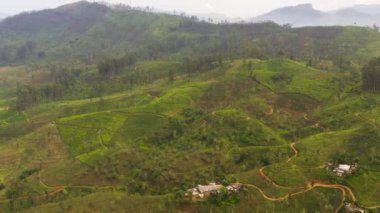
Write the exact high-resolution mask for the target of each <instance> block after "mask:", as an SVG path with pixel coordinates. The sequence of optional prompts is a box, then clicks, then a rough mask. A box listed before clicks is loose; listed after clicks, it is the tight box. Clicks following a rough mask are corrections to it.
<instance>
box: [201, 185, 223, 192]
mask: <svg viewBox="0 0 380 213" xmlns="http://www.w3.org/2000/svg"><path fill="white" fill-rule="evenodd" d="M222 187H223V186H222V185H216V184H210V185H207V186H202V185H199V186H198V190H199V192H200V193H205V192H213V191H219V190H220V189H221V188H222Z"/></svg>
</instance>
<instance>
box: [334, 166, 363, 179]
mask: <svg viewBox="0 0 380 213" xmlns="http://www.w3.org/2000/svg"><path fill="white" fill-rule="evenodd" d="M358 166H359V165H358V164H357V163H356V164H353V165H349V164H333V163H327V169H328V170H330V171H331V172H332V173H333V174H334V175H335V176H338V177H343V176H346V175H350V174H352V173H353V172H355V171H356V170H358Z"/></svg>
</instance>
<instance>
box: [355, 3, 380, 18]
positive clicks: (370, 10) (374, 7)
mask: <svg viewBox="0 0 380 213" xmlns="http://www.w3.org/2000/svg"><path fill="white" fill-rule="evenodd" d="M351 9H354V10H356V11H358V12H361V13H366V14H370V15H380V4H371V5H354V6H352V7H351Z"/></svg>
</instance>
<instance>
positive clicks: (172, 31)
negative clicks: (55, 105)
mask: <svg viewBox="0 0 380 213" xmlns="http://www.w3.org/2000/svg"><path fill="white" fill-rule="evenodd" d="M289 9H290V10H293V9H292V8H289ZM304 9H306V10H313V9H311V7H310V5H305V6H300V7H299V9H295V10H297V11H300V14H299V15H300V16H302V14H308V16H313V14H314V13H315V14H319V12H313V13H310V11H306V12H303V10H304ZM292 14H295V13H293V12H292ZM290 18H291V17H290ZM282 19H284V20H286V19H285V18H283V17H282ZM296 19H300V17H296ZM311 19H312V18H311ZM311 19H310V20H311ZM302 20H304V21H308V20H309V19H308V18H302ZM310 31H314V29H308V28H293V29H289V28H288V27H283V26H279V25H276V24H274V23H258V24H212V23H208V22H199V21H197V20H196V19H194V18H189V17H182V16H175V15H168V14H163V13H152V12H150V11H146V10H145V11H143V10H139V9H135V8H130V7H126V6H118V7H113V8H110V7H108V6H105V5H101V4H97V3H88V2H79V3H74V4H71V5H66V6H62V7H59V8H56V9H50V10H44V11H37V12H32V13H24V14H20V15H16V16H13V17H9V18H7V19H5V20H3V21H2V22H0V64H3V65H17V64H23V63H29V64H33V65H34V66H39V65H42V66H43V65H46V64H49V63H51V62H54V63H59V62H67V61H70V62H71V63H82V64H94V63H98V62H99V61H101V60H102V59H103V58H105V57H122V56H123V55H125V54H126V53H128V54H134V55H136V56H137V57H139V58H143V59H147V60H151V59H163V60H170V59H176V60H181V59H183V58H185V57H193V56H194V55H198V56H199V55H202V56H207V55H213V54H222V55H223V56H224V57H226V58H241V57H252V56H255V57H257V56H260V57H262V58H263V57H267V58H270V57H274V56H278V55H279V53H282V54H285V55H287V56H289V57H292V58H298V59H300V60H310V59H311V58H313V60H314V59H315V60H317V61H319V60H324V59H327V58H328V59H334V60H338V58H344V59H346V58H347V60H356V62H359V61H363V59H362V58H360V56H359V55H358V54H359V53H360V52H366V53H368V54H373V53H371V52H370V51H369V50H368V46H369V45H371V46H373V45H375V47H377V46H378V45H379V42H378V41H379V40H380V35H379V34H377V33H375V31H373V30H370V29H366V28H356V29H355V30H354V31H356V32H357V33H356V32H352V31H353V30H350V29H349V28H344V27H331V28H318V30H315V32H312V33H311V32H310ZM237 32H239V33H237ZM363 35H364V36H363ZM295 38H299V39H295ZM327 38H328V39H327ZM252 40H253V41H255V42H247V41H252ZM337 46H339V48H336V47H337ZM340 46H345V47H344V48H345V49H347V50H348V51H341V50H340V49H341V47H340ZM358 57H359V60H357V59H358ZM364 60H365V59H364Z"/></svg>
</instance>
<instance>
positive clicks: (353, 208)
mask: <svg viewBox="0 0 380 213" xmlns="http://www.w3.org/2000/svg"><path fill="white" fill-rule="evenodd" d="M345 207H346V212H360V213H364V212H365V210H364V209H362V208H359V207H357V206H355V205H354V204H352V203H346V205H345Z"/></svg>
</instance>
